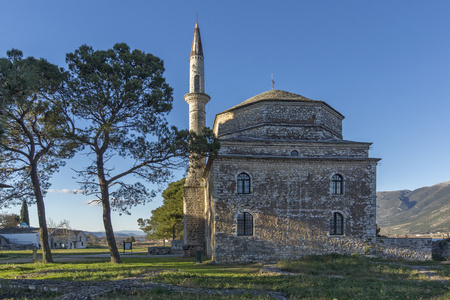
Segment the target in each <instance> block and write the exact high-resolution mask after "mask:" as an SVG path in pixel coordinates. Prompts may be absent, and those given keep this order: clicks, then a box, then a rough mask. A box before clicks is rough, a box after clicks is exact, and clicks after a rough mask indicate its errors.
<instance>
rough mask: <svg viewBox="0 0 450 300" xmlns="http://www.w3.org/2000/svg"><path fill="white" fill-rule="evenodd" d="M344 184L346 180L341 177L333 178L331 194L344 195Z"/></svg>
mask: <svg viewBox="0 0 450 300" xmlns="http://www.w3.org/2000/svg"><path fill="white" fill-rule="evenodd" d="M343 183H344V179H343V178H342V176H341V175H339V174H335V175H333V177H331V193H332V194H334V195H342V194H343V188H342V187H343Z"/></svg>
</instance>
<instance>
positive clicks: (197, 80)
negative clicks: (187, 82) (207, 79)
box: [194, 75, 200, 93]
mask: <svg viewBox="0 0 450 300" xmlns="http://www.w3.org/2000/svg"><path fill="white" fill-rule="evenodd" d="M194 92H196V93H199V92H200V76H198V75H195V76H194Z"/></svg>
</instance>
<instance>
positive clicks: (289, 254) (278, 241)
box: [209, 156, 376, 262]
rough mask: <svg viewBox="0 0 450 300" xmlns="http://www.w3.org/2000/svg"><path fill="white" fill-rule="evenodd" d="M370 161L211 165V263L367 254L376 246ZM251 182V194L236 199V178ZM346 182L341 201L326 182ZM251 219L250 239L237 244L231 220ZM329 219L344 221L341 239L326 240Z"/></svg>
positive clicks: (222, 161) (228, 160)
mask: <svg viewBox="0 0 450 300" xmlns="http://www.w3.org/2000/svg"><path fill="white" fill-rule="evenodd" d="M375 166H376V162H375V161H368V160H363V161H359V160H351V159H347V160H329V159H328V160H320V159H317V160H304V159H298V160H291V159H275V158H274V159H269V158H264V159H258V158H255V157H253V158H244V157H240V158H238V157H223V156H222V157H220V158H218V159H216V160H215V161H214V164H213V166H212V168H211V170H210V172H213V174H214V176H213V179H212V180H213V181H214V194H213V195H209V197H210V198H211V197H212V198H214V201H213V202H214V205H215V211H214V220H215V226H214V237H213V239H214V250H213V253H212V258H213V259H214V260H215V261H216V262H232V261H270V260H277V259H289V258H297V257H300V256H302V255H305V254H325V253H333V252H338V253H343V254H351V253H354V252H359V253H361V254H363V253H365V251H366V249H367V248H368V247H370V246H371V243H372V241H375V236H376V228H375ZM241 172H245V173H246V174H248V175H250V177H251V185H252V188H251V193H250V194H237V187H236V178H237V176H238V174H240V173H241ZM337 173H338V174H341V175H342V176H343V177H344V193H343V194H342V195H333V194H332V193H331V189H330V185H331V177H332V176H333V175H334V174H337ZM242 212H248V213H250V214H251V215H252V216H253V220H254V234H253V235H252V236H237V221H236V219H237V215H238V214H239V213H242ZM333 212H339V213H341V214H342V215H343V216H344V235H340V236H332V235H330V232H329V220H330V217H331V214H332V213H333Z"/></svg>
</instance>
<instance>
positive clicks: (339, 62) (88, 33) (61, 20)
mask: <svg viewBox="0 0 450 300" xmlns="http://www.w3.org/2000/svg"><path fill="white" fill-rule="evenodd" d="M1 4H2V12H3V13H2V17H1V18H0V37H1V38H0V56H5V55H6V51H7V50H9V49H11V48H17V49H20V50H22V51H23V52H24V55H25V56H34V57H38V58H40V57H43V58H46V59H47V60H48V61H50V62H52V63H54V64H57V65H59V66H61V67H66V63H65V54H66V53H68V52H73V51H74V50H75V49H77V48H78V47H79V46H81V45H82V44H88V45H91V46H93V47H94V48H95V49H109V48H111V47H112V46H113V45H114V44H115V43H117V42H126V43H127V44H129V45H130V46H131V47H132V48H136V49H140V50H143V51H145V52H149V53H152V54H154V55H156V56H159V57H161V58H162V59H163V60H164V62H165V67H166V73H165V75H166V78H167V81H168V83H169V84H170V85H171V86H172V87H173V88H174V109H173V111H172V113H171V114H170V116H169V121H170V122H171V124H173V125H176V126H178V127H179V128H187V127H188V106H187V104H186V103H185V102H184V99H183V95H184V94H186V93H187V92H188V76H189V63H188V58H189V51H190V46H191V41H192V35H193V30H194V25H195V22H196V15H197V13H198V16H199V17H198V19H199V25H200V30H201V36H202V42H203V50H204V54H205V69H206V75H205V76H206V92H207V93H208V94H209V95H210V96H211V101H210V102H209V104H208V105H207V125H208V126H212V122H213V120H214V116H215V114H217V113H219V112H221V111H224V110H226V109H228V108H230V107H232V106H234V105H236V104H238V103H240V102H242V101H244V100H246V99H248V98H250V97H252V96H254V95H257V94H259V93H262V92H264V91H267V90H270V89H271V82H270V77H271V74H273V76H274V80H275V82H276V85H275V88H276V89H281V90H286V91H289V92H293V93H297V94H300V95H303V96H305V97H308V98H311V99H316V100H323V101H326V102H327V103H328V104H330V105H331V106H332V107H334V108H335V109H337V110H338V111H339V112H341V113H342V114H343V115H344V116H345V117H346V118H345V120H344V123H343V126H344V130H343V134H344V138H345V139H347V140H355V141H363V142H373V146H372V150H371V156H372V157H380V158H382V161H381V162H380V164H379V167H378V176H377V177H378V179H377V180H378V184H377V189H378V190H379V191H385V190H399V189H416V188H419V187H422V186H428V185H433V184H436V183H440V182H444V181H447V180H450V172H449V170H450V159H449V157H448V152H449V149H450V137H449V133H448V132H449V131H450V104H449V103H450V88H449V87H450V55H449V53H450V18H449V17H448V14H449V12H450V2H449V1H439V0H437V1H414V0H409V1H392V0H386V1H359V0H354V1H353V0H346V1H336V0H333V1H320V0H319V1H294V0H292V1H264V0H258V1H256V0H255V1H252V0H249V1H182V0H177V1H175V0H172V1H144V0H142V1H141V0H134V1H113V0H108V1H83V0H79V1H56V0H55V1H45V0H43V1H31V0H30V1H1ZM84 160H85V158H84V157H82V156H79V157H76V158H75V159H74V160H72V161H69V162H68V167H67V168H65V169H64V170H62V171H61V172H60V173H59V174H56V175H55V176H54V178H53V180H52V182H53V186H52V189H53V190H54V191H53V192H49V193H48V195H47V197H46V212H47V217H48V218H51V219H52V220H54V221H56V222H58V221H60V220H62V219H67V220H69V221H70V223H71V225H72V227H74V228H77V229H83V230H103V224H102V219H101V213H102V212H101V208H100V207H90V206H87V205H86V204H85V202H86V201H87V200H90V198H86V197H84V196H82V195H79V194H77V195H74V194H70V193H68V191H70V190H75V189H78V188H79V186H78V185H77V183H76V182H75V180H73V179H72V176H73V175H74V174H73V172H72V171H71V170H70V167H75V166H79V165H81V164H83V163H84ZM181 176H182V172H179V173H177V174H176V177H175V178H174V179H179V178H180V177H181ZM63 190H67V191H66V192H64V191H63ZM161 201H162V200H161V198H160V197H158V198H157V199H155V200H154V201H153V202H151V203H149V204H147V205H145V206H140V207H136V208H134V209H133V210H132V211H131V213H132V214H131V216H118V214H116V213H114V214H113V225H114V228H115V230H123V229H137V228H138V226H137V222H136V220H137V219H138V218H140V217H143V218H148V217H149V216H150V212H151V210H152V209H154V208H156V207H158V206H159V205H161ZM19 210H20V207H18V208H14V209H12V210H10V211H12V212H18V211H19ZM30 217H31V223H32V225H33V226H37V225H38V224H37V212H36V208H35V206H32V207H30Z"/></svg>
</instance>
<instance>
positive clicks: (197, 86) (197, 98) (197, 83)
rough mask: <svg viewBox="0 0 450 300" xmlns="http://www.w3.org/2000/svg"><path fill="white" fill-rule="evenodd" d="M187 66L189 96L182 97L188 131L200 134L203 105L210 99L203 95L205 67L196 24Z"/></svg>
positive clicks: (203, 114) (203, 120) (203, 123)
mask: <svg viewBox="0 0 450 300" xmlns="http://www.w3.org/2000/svg"><path fill="white" fill-rule="evenodd" d="M189 65H190V69H189V70H190V71H189V94H186V95H184V100H186V102H187V103H188V104H189V130H193V131H195V132H196V133H201V131H202V130H203V128H204V127H205V114H206V113H205V105H206V103H208V101H209V99H211V97H209V96H208V95H207V94H205V66H204V57H203V48H202V39H201V38H200V28H198V23H196V24H195V29H194V38H193V40H192V48H191V57H190V58H189Z"/></svg>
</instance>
